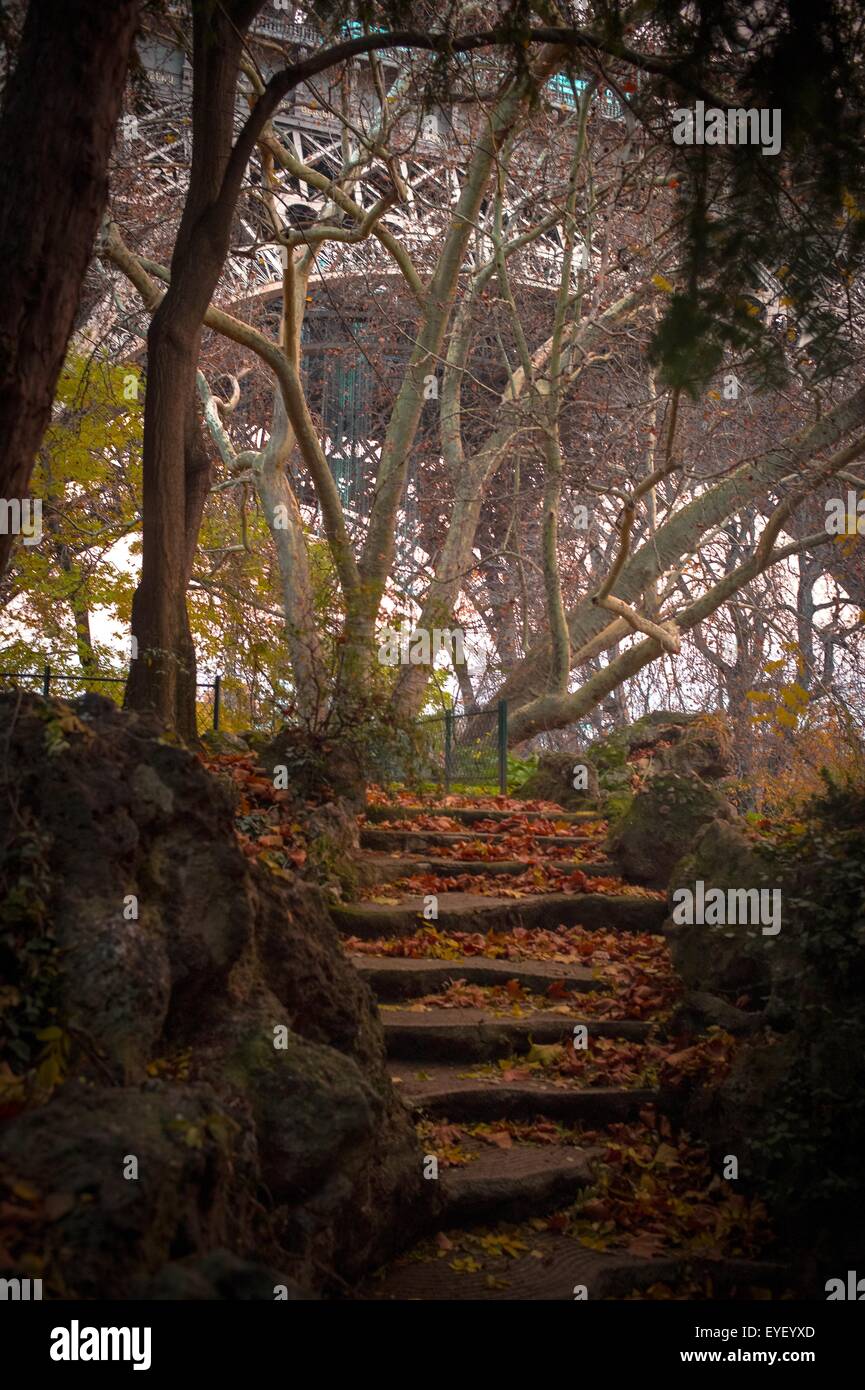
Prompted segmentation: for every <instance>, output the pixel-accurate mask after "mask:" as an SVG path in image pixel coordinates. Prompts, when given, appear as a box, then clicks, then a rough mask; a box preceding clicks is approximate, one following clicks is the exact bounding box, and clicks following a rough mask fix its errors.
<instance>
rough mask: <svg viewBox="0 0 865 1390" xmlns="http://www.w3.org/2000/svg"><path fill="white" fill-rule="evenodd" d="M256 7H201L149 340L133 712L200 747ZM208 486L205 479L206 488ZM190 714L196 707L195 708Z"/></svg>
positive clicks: (129, 695) (245, 0) (249, 3)
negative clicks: (200, 692) (202, 655)
mask: <svg viewBox="0 0 865 1390" xmlns="http://www.w3.org/2000/svg"><path fill="white" fill-rule="evenodd" d="M260 8H261V3H254V2H253V0H242V2H241V0H235V3H233V4H230V3H228V4H224V5H218V4H215V3H212V0H207V2H206V3H202V4H199V5H196V6H195V8H194V19H193V97H192V166H191V169H190V176H189V191H188V193H187V197H186V203H185V205H184V209H183V216H182V218H181V221H180V227H179V229H178V233H177V241H176V243H175V246H174V254H173V256H172V261H171V283H170V285H169V287H168V289H167V290H166V292H165V295H164V296H163V298H162V300H161V302H160V304H159V306H158V308H157V310H156V312H155V314H154V316H153V318H152V320H151V323H150V329H149V332H148V335H147V394H146V397H145V403H144V462H143V497H142V523H143V535H144V541H143V548H142V563H141V579H140V582H139V585H138V589H137V590H136V593H135V599H134V601H133V605H132V633H133V636H134V638H135V639H136V641H137V644H138V646H137V651H138V655H137V659H136V660H135V661H134V662H133V664H132V667H131V670H130V676H129V681H128V684H127V687H126V704H127V705H128V706H129V707H130V708H131V709H138V710H147V711H150V712H152V713H154V714H156V715H158V716H159V718H161V719H162V720H163V722H164V723H165V724H167V725H168V727H169V728H175V729H176V730H177V732H178V733H180V734H181V735H182V736H186V737H194V736H195V727H194V726H195V707H194V691H195V651H194V646H193V644H192V641H191V638H190V636H189V631H188V620H187V617H186V586H187V583H188V579H189V571H190V568H191V556H192V555H193V554H194V549H195V541H196V538H197V535H198V525H199V524H200V520H201V510H202V508H203V503H204V496H205V495H206V488H202V483H203V479H204V476H205V471H206V470H205V469H204V467H203V466H202V463H201V456H200V452H199V448H198V445H196V444H195V443H194V440H195V436H196V435H197V430H198V426H197V420H196V417H195V414H194V409H195V408H194V404H193V399H194V393H195V373H196V370H197V365H198V351H199V344H200V341H201V332H202V325H203V321H204V314H205V311H206V309H207V306H208V304H209V303H210V299H211V296H212V294H213V291H214V289H215V288H216V283H217V281H218V279H219V276H220V273H221V271H222V267H223V264H224V262H225V258H226V256H227V254H228V247H229V236H230V230H231V214H232V213H233V209H234V201H233V200H232V201H231V205H230V207H229V208H228V210H227V212H226V208H225V206H224V199H223V203H222V204H220V201H219V199H220V194H222V193H223V192H224V189H223V180H224V176H225V173H226V169H227V167H228V163H229V159H230V157H231V152H232V148H233V139H234V106H235V91H236V86H237V74H238V66H239V60H240V56H241V52H242V48H243V43H244V38H245V33H246V29H247V28H248V27H249V24H250V22H251V20H252V19H253V17H254V15H255V14H256V13H257V11H258V10H259V9H260ZM208 482H209V479H208ZM191 697H193V698H192V704H191V706H190V699H191Z"/></svg>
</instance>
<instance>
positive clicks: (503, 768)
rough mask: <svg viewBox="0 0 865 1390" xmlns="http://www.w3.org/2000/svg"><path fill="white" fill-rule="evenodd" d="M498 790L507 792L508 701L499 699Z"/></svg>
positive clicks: (503, 792) (505, 793)
mask: <svg viewBox="0 0 865 1390" xmlns="http://www.w3.org/2000/svg"><path fill="white" fill-rule="evenodd" d="M499 792H500V794H501V795H502V796H507V794H508V702H507V700H499Z"/></svg>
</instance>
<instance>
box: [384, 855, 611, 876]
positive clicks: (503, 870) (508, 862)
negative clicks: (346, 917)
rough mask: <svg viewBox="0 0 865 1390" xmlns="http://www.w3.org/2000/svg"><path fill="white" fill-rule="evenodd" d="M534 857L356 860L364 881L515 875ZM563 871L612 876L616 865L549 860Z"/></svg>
mask: <svg viewBox="0 0 865 1390" xmlns="http://www.w3.org/2000/svg"><path fill="white" fill-rule="evenodd" d="M530 862H531V863H537V862H538V861H537V860H532V861H527V860H525V859H492V860H490V859H436V858H432V859H421V858H419V857H415V856H412V857H411V858H407V859H398V858H397V857H396V856H394V855H392V854H372V853H370V854H364V855H363V857H362V858H361V859H360V860H359V861H358V864H359V867H360V870H361V874H362V876H363V880H364V882H365V883H394V882H396V880H397V879H400V878H414V877H415V876H416V875H417V874H438V875H441V876H442V877H452V876H456V875H457V874H496V875H497V874H503V875H505V876H512V877H516V876H517V875H518V874H522V873H525V871H526V869H527V868H529V864H530ZM548 862H551V863H553V865H554V867H556V868H560V869H561V870H562V872H563V873H568V872H570V871H572V870H573V869H574V868H575V867H576V868H581V869H584V870H585V872H586V873H587V874H591V875H592V877H594V878H606V877H609V878H615V877H616V867H615V865H614V864H612V863H610V862H609V861H606V860H603V861H600V862H598V863H595V864H576V865H575V864H569V863H568V862H567V861H566V860H563V859H557V860H555V861H548Z"/></svg>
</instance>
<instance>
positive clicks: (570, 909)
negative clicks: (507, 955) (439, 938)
mask: <svg viewBox="0 0 865 1390" xmlns="http://www.w3.org/2000/svg"><path fill="white" fill-rule="evenodd" d="M384 896H387V895H386V894H385V895H384ZM437 897H438V917H437V918H436V919H435V924H434V925H435V926H437V927H438V928H439V929H440V930H441V931H445V932H447V931H463V932H487V931H493V930H494V931H499V932H501V931H510V930H513V928H514V927H526V928H534V927H541V928H544V929H546V930H554V929H555V928H556V927H560V926H561V927H570V926H582V927H585V928H586V929H587V930H588V931H597V930H607V931H624V932H651V933H653V934H655V935H660V934H661V926H662V923H663V921H664V918H665V916H666V912H667V909H666V903H665V902H663V901H659V900H657V899H654V898H642V897H636V896H629V895H628V894H621V895H613V894H607V893H535V894H532V895H531V896H529V897H525V898H494V897H491V896H485V895H483V894H480V893H439V894H438V895H437ZM424 905H425V904H424V899H423V898H422V897H413V898H406V899H405V900H404V901H403V902H400V903H375V902H369V901H366V902H358V903H335V904H333V905H332V907H331V909H330V911H331V916H332V917H333V920H334V922H335V923H336V926H337V928H338V929H339V931H341V932H342V933H343V934H344V935H345V936H358V937H360V938H361V939H362V940H365V941H371V940H374V939H376V938H378V937H400V936H411V935H412V934H413V933H414V932H416V931H417V930H418V928H419V927H422V926H430V925H433V924H432V923H431V922H429V921H428V920H426V919H425V918H424V916H423V911H424Z"/></svg>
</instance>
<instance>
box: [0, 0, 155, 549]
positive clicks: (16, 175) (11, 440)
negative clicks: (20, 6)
mask: <svg viewBox="0 0 865 1390" xmlns="http://www.w3.org/2000/svg"><path fill="white" fill-rule="evenodd" d="M140 8H141V0H112V3H111V4H106V3H105V0H31V4H30V5H29V7H28V10H27V17H26V19H25V22H24V30H23V33H22V37H21V44H20V47H19V50H18V55H17V62H16V64H15V70H14V72H13V74H12V76H11V78H10V81H9V85H8V88H7V92H6V99H5V102H4V108H3V114H2V117H0V245H2V247H3V260H4V273H3V275H2V276H0V497H3V498H6V499H10V498H21V499H23V498H24V497H26V495H27V492H28V488H29V485H30V474H31V472H32V469H33V460H34V458H35V456H36V451H37V449H38V448H39V444H40V442H41V439H42V435H43V433H44V431H45V428H46V426H47V424H48V420H49V417H50V413H51V402H52V400H53V398H54V389H55V387H56V385H57V378H58V376H59V375H60V369H61V367H62V365H63V358H64V355H65V352H66V345H67V343H68V341H69V336H70V334H71V332H72V326H73V321H74V317H75V309H76V306H77V303H78V296H79V292H80V289H81V283H82V281H83V279H84V273H85V271H86V269H87V263H88V260H89V258H90V253H91V250H92V247H93V241H94V238H95V236H96V232H97V230H98V227H99V220H100V218H101V216H102V212H103V209H104V207H105V201H106V197H107V191H108V176H107V169H108V159H109V155H110V153H111V146H112V142H113V138H114V129H115V126H116V124H117V117H118V114H119V111H120V103H121V100H122V97H123V85H124V81H125V78H126V70H127V67H128V64H129V55H130V52H131V49H132V40H133V37H134V34H135V27H136V24H137V21H138V14H139V10H140ZM12 543H13V537H12V536H10V535H0V574H2V573H3V572H4V570H5V568H6V566H7V564H8V561H9V554H10V551H11V548H12Z"/></svg>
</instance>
